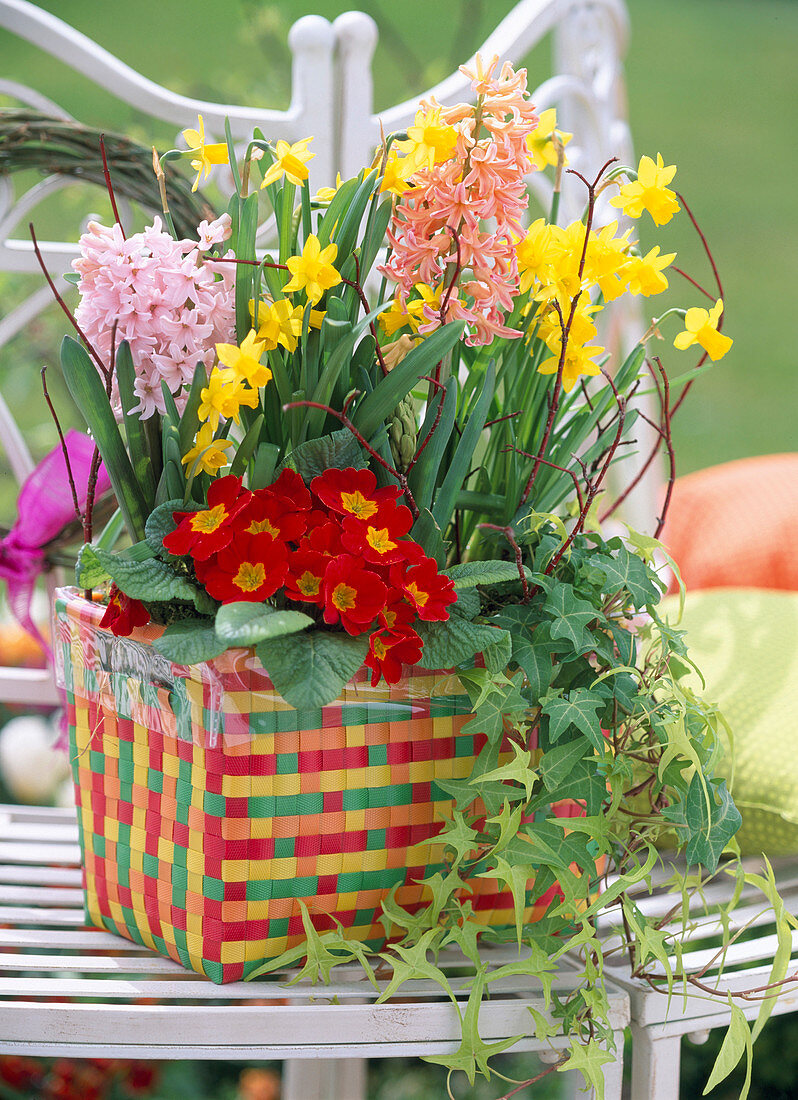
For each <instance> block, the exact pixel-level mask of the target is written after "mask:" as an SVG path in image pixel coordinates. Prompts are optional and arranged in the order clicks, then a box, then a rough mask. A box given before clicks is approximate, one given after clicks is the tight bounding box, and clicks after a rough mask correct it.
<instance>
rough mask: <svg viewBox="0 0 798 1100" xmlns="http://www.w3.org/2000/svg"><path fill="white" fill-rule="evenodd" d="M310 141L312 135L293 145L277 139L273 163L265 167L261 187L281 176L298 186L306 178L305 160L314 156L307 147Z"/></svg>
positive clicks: (274, 181)
mask: <svg viewBox="0 0 798 1100" xmlns="http://www.w3.org/2000/svg"><path fill="white" fill-rule="evenodd" d="M311 141H313V138H312V137H307V138H302V140H301V141H295V142H294V144H293V145H289V144H288V142H287V141H278V142H277V150H276V155H275V158H274V163H273V164H272V165H271V166H270V167H269V168H267V169H266V172H265V174H264V176H263V182H262V183H261V187H268V185H269V184H270V183H276V182H277V180H279V179H281V178H282V177H283V176H285V177H286V179H289V180H290V181H291V183H295V184H296V186H297V187H299V186H300V185H301V183H302V181H303V180H306V179H307V178H308V170H307V167H306V165H307V162H308V161H309V160H312V159H313V158H314V157H315V156H316V154H315V153H311V152H310V150H309V149H308V145H309V144H310V143H311Z"/></svg>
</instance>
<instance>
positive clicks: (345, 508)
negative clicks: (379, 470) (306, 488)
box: [310, 466, 400, 520]
mask: <svg viewBox="0 0 798 1100" xmlns="http://www.w3.org/2000/svg"><path fill="white" fill-rule="evenodd" d="M310 487H311V489H312V490H313V492H314V493H315V494H316V496H317V497H318V498H319V500H320V501H321V502H322V503H323V504H326V505H327V507H328V508H331V509H332V510H333V511H334V512H339V513H341V514H342V515H345V516H347V515H348V516H355V518H356V519H362V520H370V519H371V518H372V516H375V515H376V514H377V512H378V511H379V508H380V505H381V504H384V503H386V502H389V501H395V500H396V498H397V497H398V496H399V492H400V490H399V488H398V486H396V485H388V486H386V487H385V488H383V489H378V488H377V478H376V477H375V476H374V474H373V473H372V472H371V470H356V469H355V468H354V467H353V466H348V467H347V468H346V469H345V470H338V469H330V470H325V471H324V473H323V474H319V476H318V477H314V479H313V481H311V483H310Z"/></svg>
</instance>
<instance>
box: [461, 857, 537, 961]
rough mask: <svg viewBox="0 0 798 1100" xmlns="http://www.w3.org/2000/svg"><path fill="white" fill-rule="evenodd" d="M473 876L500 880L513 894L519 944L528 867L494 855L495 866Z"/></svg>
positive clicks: (524, 906) (519, 942) (519, 941)
mask: <svg viewBox="0 0 798 1100" xmlns="http://www.w3.org/2000/svg"><path fill="white" fill-rule="evenodd" d="M474 877H475V878H489V879H493V880H494V881H496V882H502V883H504V885H505V886H506V887H507V889H508V890H509V891H510V893H511V894H512V895H513V913H514V916H515V937H516V940H517V941H518V946H519V947H520V946H521V934H522V931H523V925H524V910H525V909H526V888H527V883H528V882H529V868H528V867H526V866H519V865H518V864H517V863H508V862H507V860H506V859H504V858H503V857H502V856H497V857H496V866H495V867H494V868H493V870H491V871H480V873H479V874H478V875H475V876H474Z"/></svg>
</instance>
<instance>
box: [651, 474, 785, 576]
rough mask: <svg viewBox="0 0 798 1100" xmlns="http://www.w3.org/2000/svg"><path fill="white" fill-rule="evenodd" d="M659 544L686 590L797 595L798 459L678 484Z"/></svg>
mask: <svg viewBox="0 0 798 1100" xmlns="http://www.w3.org/2000/svg"><path fill="white" fill-rule="evenodd" d="M661 538H662V541H663V542H664V543H665V545H666V546H667V547H668V550H669V551H670V553H671V554H672V555H673V557H674V559H675V561H676V563H677V564H678V566H679V569H680V570H681V574H682V579H683V580H684V582H685V584H686V585H687V588H688V589H698V588H722V587H737V588H743V587H745V588H779V589H789V590H798V454H781V455H762V456H761V457H757V458H743V459H739V460H738V461H736V462H727V463H724V464H723V465H722V466H711V467H709V468H708V469H706V470H699V471H697V472H696V473H694V474H687V475H686V477H680V478H677V479H676V483H675V485H674V488H673V497H672V499H671V506H670V510H669V511H668V517H667V520H666V523H665V527H664V528H663V531H662V535H661Z"/></svg>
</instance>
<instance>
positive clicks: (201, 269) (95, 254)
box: [72, 214, 235, 419]
mask: <svg viewBox="0 0 798 1100" xmlns="http://www.w3.org/2000/svg"><path fill="white" fill-rule="evenodd" d="M197 233H198V236H197V240H180V241H176V240H174V239H173V238H172V237H171V235H170V234H169V233H168V232H166V231H165V230H164V229H163V228H162V224H161V219H160V218H157V217H156V218H155V219H154V221H153V224H152V225H151V226H148V227H147V228H146V229H144V230H143V231H142V232H141V233H133V234H131V235H130V236H129V237H127V238H126V237H125V236H124V234H123V233H122V230H121V229H120V227H119V226H118V225H114V226H112V227H110V228H108V227H106V226H104V225H100V224H99V223H97V222H90V223H89V225H88V228H87V230H86V232H85V233H84V234H83V235H82V236H81V238H80V256H79V258H78V259H77V260H75V261H74V262H73V265H72V266H73V267H74V269H75V271H77V272H78V273H79V275H80V282H79V283H78V289H79V291H80V295H81V298H80V305H79V306H78V308H77V310H76V313H75V316H76V319H77V321H78V324H79V325H80V326H81V328H82V329H83V331H84V332H85V334H86V336H87V338H88V339H89V341H90V342H91V343H92V345H93V346H94V347H95V348H96V350H97V352H98V353H99V355H100V356H101V358H102V359H103V360H104V361H105V362H106V363H107V362H108V361H109V359H110V356H111V347H112V343H113V342H114V340H115V345H116V347H119V345H120V343H121V342H122V341H123V340H126V341H127V342H128V344H129V345H130V351H131V355H132V357H133V366H134V369H135V375H136V377H135V382H134V392H135V394H136V396H137V398H138V405H136V406H135V408H134V410H133V411H134V412H136V413H138V414H139V416H140V417H141V418H142V419H147V418H148V417H150V416H152V415H153V413H155V412H160V413H162V412H164V398H163V392H162V387H161V383H162V382H165V383H166V385H167V386H168V388H169V390H170V391H171V392H172V394H174V396H175V401H176V403H177V406H178V409H182V407H183V404H184V401H185V395H184V392H183V390H184V387H185V386H186V385H188V384H189V383H190V382H191V379H192V377H193V375H194V371H195V369H196V366H197V363H198V362H202V363H204V364H205V366H206V368H208V369H210V368H211V367H212V366H213V364H214V362H215V351H214V345H215V344H216V343H232V342H234V341H235V296H234V284H235V268H234V265H231V264H215V263H214V262H213V260H212V259H206V258H205V257H204V256H203V253H204V252H206V251H207V250H208V249H209V248H211V247H213V246H214V245H217V246H221V245H222V244H223V242H224V241H225V240H226V239H227V238H228V237H229V236H230V216H229V214H223V215H222V216H221V217H220V218H217V219H216V220H215V221H212V222H202V223H201V225H200V226H199V227H198V231H197ZM114 330H115V331H114ZM112 400H113V403H114V407H115V409H116V410H117V412H118V411H119V399H118V395H117V394H116V392H114V393H113V394H112Z"/></svg>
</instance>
